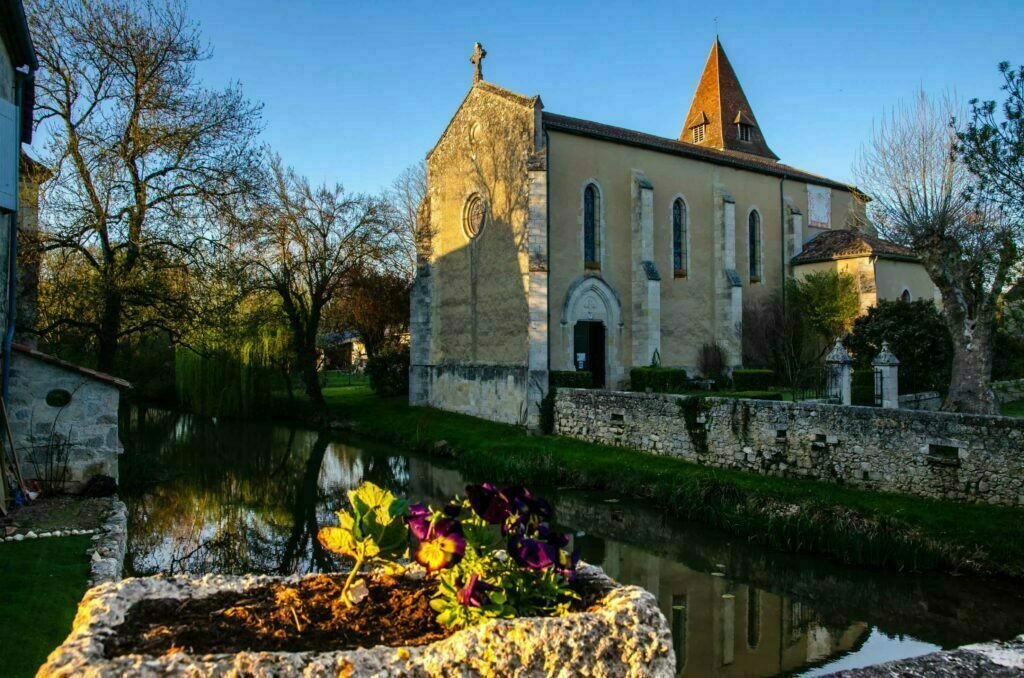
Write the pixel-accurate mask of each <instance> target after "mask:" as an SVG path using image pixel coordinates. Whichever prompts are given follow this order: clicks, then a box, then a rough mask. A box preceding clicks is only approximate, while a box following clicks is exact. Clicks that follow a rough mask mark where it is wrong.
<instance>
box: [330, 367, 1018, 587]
mask: <svg viewBox="0 0 1024 678" xmlns="http://www.w3.org/2000/svg"><path fill="white" fill-rule="evenodd" d="M325 397H326V399H327V402H328V404H329V407H330V408H331V410H332V411H333V412H334V414H335V415H336V416H338V417H340V418H343V419H346V420H350V421H351V422H352V423H353V424H354V426H355V428H356V430H357V431H358V432H359V433H360V434H362V435H365V436H368V437H370V438H373V439H375V440H378V441H382V442H388V443H392V444H396V445H400V446H403V447H406V448H412V449H416V450H420V451H425V452H432V451H433V449H434V444H435V443H436V442H438V441H442V440H443V441H446V442H447V443H448V445H449V446H450V448H451V450H452V456H453V459H454V463H455V464H456V466H457V467H458V468H460V469H461V470H462V471H464V472H465V473H467V475H469V476H470V477H473V478H476V479H481V480H482V479H489V480H493V481H495V482H498V483H523V484H532V485H544V486H548V487H553V486H557V487H574V488H581V489H591V490H600V491H605V492H612V493H619V494H622V493H626V494H632V495H635V496H638V497H642V498H645V499H649V500H651V501H653V502H655V503H656V504H658V505H659V506H661V507H662V508H663V509H664V510H665V511H667V512H669V513H670V514H672V515H675V516H678V517H679V518H682V519H686V520H694V521H699V522H701V523H704V524H707V525H711V526H713V527H717V528H720V529H723V530H726V531H728V532H730V533H732V534H735V535H737V536H740V537H742V538H745V539H748V540H750V541H751V542H755V543H760V544H763V545H766V546H771V547H774V548H779V549H784V550H786V551H790V552H795V553H816V554H822V555H827V556H830V557H832V558H835V559H837V560H839V561H842V562H845V563H850V564H855V565H867V566H876V567H884V568H888V569H897V570H942V571H946V572H957V573H973V574H986V575H998V576H1009V577H1024V539H1022V538H1021V535H1022V534H1024V533H1022V530H1021V525H1022V524H1024V509H1018V508H1005V507H991V506H983V505H974V504H953V503H946V502H939V501H933V500H926V499H918V498H913V497H903V496H899V495H894V494H882V493H875V492H866V491H862V490H855V489H851V488H846V487H841V486H836V485H829V484H825V483H819V482H815V481H806V480H793V479H778V478H772V477H766V476H758V475H753V474H746V473H741V472H735V471H723V470H720V469H712V468H708V467H704V466H699V465H695V464H692V463H689V462H685V461H682V460H678V459H672V458H668V457H657V456H653V455H648V454H643V453H640V452H634V451H632V450H627V449H623V448H617V447H608V446H603V445H595V444H592V443H585V442H581V441H577V440H572V439H568V438H559V437H553V436H528V435H527V434H526V433H525V432H524V431H523V430H521V429H519V428H516V427H513V426H508V425H504V424H498V423H494V422H490V421H486V420H483V419H477V418H474V417H469V416H464V415H459V414H455V413H451V412H445V411H441V410H435V409H431V408H414V407H410V406H409V405H408V403H407V402H406V401H405V399H404V398H392V399H382V398H378V397H377V396H375V395H374V394H373V393H372V392H371V391H369V389H367V388H363V387H355V388H333V389H328V390H326V391H325Z"/></svg>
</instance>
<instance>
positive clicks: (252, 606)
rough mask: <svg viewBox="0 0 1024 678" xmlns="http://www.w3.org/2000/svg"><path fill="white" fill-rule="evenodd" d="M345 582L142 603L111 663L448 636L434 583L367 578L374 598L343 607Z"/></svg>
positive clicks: (332, 579)
mask: <svg viewBox="0 0 1024 678" xmlns="http://www.w3.org/2000/svg"><path fill="white" fill-rule="evenodd" d="M343 583H344V577H341V576H328V575H321V576H318V577H310V578H308V579H304V580H302V581H301V582H299V583H298V584H296V585H295V586H285V585H283V584H274V585H271V586H263V587H259V588H255V589H249V590H248V591H244V592H241V593H238V592H231V593H218V594H215V595H212V596H207V597H205V598H190V599H187V600H184V601H182V600H173V599H166V598H163V599H154V600H143V601H140V602H139V603H137V604H135V605H133V606H132V608H131V609H130V610H128V614H127V616H126V618H125V621H124V623H123V624H121V625H120V626H118V627H117V629H115V635H113V636H112V637H111V638H109V639H107V641H106V647H105V653H106V656H107V658H108V659H109V658H113V657H119V656H122V655H126V654H147V655H163V654H169V653H172V652H188V653H190V654H215V653H233V652H240V651H244V650H251V651H255V652H258V651H278V652H304V651H332V650H351V649H355V648H358V647H371V646H374V645H390V646H401V645H426V644H427V643H431V642H434V641H436V640H440V639H442V638H445V637H447V636H448V635H449V634H450V632H449V631H447V630H446V629H444V628H443V627H442V626H440V625H438V623H437V622H436V621H435V619H434V618H435V617H436V616H437V613H436V612H434V611H433V610H432V609H430V598H431V596H432V595H433V593H434V591H435V590H436V583H435V582H411V581H409V580H406V579H398V578H392V577H387V576H376V577H373V578H369V577H368V578H367V584H368V588H369V596H368V597H367V598H366V599H364V600H363V601H362V602H361V603H360V604H359V605H358V606H354V607H348V606H346V605H345V604H344V603H343V602H341V597H340V591H341V586H342V584H343Z"/></svg>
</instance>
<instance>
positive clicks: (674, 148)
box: [543, 111, 856, 192]
mask: <svg viewBox="0 0 1024 678" xmlns="http://www.w3.org/2000/svg"><path fill="white" fill-rule="evenodd" d="M543 119H544V126H545V127H546V128H547V129H550V130H554V131H557V132H565V133H567V134H576V135H579V136H585V137H591V138H594V139H601V140H603V141H611V142H614V143H619V144H626V145H628V146H637V147H640V148H646V149H648V150H652V151H659V152H662V153H670V154H672V155H678V156H682V157H685V158H692V159H694V160H702V161H705V162H710V163H714V164H716V165H724V166H726V167H735V168H737V169H745V170H750V171H752V172H758V173H761V174H769V175H771V176H775V177H786V178H787V179H795V180H797V181H804V182H807V183H809V184H815V185H817V186H825V187H828V188H834V189H837V190H840V191H849V192H852V191H854V190H856V189H854V187H853V186H850V185H849V184H843V183H840V182H838V181H833V180H832V179H828V178H826V177H823V176H820V175H817V174H812V173H810V172H805V171H804V170H800V169H797V168H795V167H790V166H789V165H784V164H782V163H781V162H777V161H775V160H770V159H768V158H763V157H759V156H756V155H751V154H750V153H739V152H736V151H730V150H719V149H715V148H708V147H707V146H700V145H697V144H688V143H684V142H682V141H676V140H675V139H668V138H666V137H659V136H655V135H653V134H645V133H643V132H636V131H634V130H630V129H625V128H623V127H615V126H613V125H605V124H603V123H599V122H592V121H590V120H583V119H581V118H570V117H569V116H565V115H557V114H554V113H548V112H546V111H545V112H544V114H543Z"/></svg>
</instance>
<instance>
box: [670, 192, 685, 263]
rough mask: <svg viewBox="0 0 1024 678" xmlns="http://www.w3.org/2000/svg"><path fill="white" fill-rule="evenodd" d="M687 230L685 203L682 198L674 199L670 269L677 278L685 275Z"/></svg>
mask: <svg viewBox="0 0 1024 678" xmlns="http://www.w3.org/2000/svg"><path fill="white" fill-rule="evenodd" d="M687 228H688V224H687V223H686V203H685V202H683V199H682V198H676V199H675V202H673V203H672V268H673V270H674V271H675V274H676V275H677V276H679V277H683V276H685V275H686V260H687V258H688V257H687V254H688V252H687V247H686V240H687V236H688V235H689V234H688V233H687Z"/></svg>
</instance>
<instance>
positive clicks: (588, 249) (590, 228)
mask: <svg viewBox="0 0 1024 678" xmlns="http://www.w3.org/2000/svg"><path fill="white" fill-rule="evenodd" d="M600 219H601V194H600V193H598V191H597V186H595V185H594V184H587V187H586V188H585V189H583V263H584V264H585V265H586V266H587V267H588V268H599V267H600V265H601V263H600V259H599V255H600V249H599V248H600V242H599V236H598V227H599V222H600Z"/></svg>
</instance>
